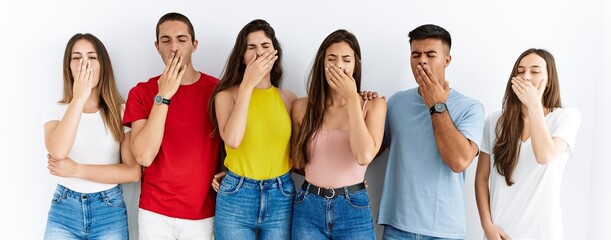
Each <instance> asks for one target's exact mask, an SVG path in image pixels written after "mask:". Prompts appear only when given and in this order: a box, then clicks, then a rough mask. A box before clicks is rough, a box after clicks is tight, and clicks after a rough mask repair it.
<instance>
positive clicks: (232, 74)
mask: <svg viewBox="0 0 611 240" xmlns="http://www.w3.org/2000/svg"><path fill="white" fill-rule="evenodd" d="M257 31H263V32H264V33H265V35H266V36H267V37H268V38H269V39H271V40H272V45H273V46H274V49H275V50H277V51H278V52H277V56H278V59H277V60H276V62H275V63H274V66H273V67H272V70H271V71H270V73H269V75H270V81H271V82H272V85H273V86H274V87H277V88H280V84H281V83H282V74H283V70H282V48H281V47H280V42H278V39H277V38H276V32H275V31H274V29H273V28H272V26H270V25H269V23H267V22H266V21H265V20H262V19H256V20H253V21H251V22H249V23H248V24H246V26H244V27H243V28H242V30H240V32H239V33H238V36H237V37H236V39H235V44H234V45H233V49H232V50H231V54H229V59H227V64H226V65H225V69H224V70H223V75H222V77H221V80H220V82H219V83H218V84H217V85H216V87H215V88H214V91H213V92H212V96H211V97H210V101H209V102H208V114H209V115H210V121H211V123H212V127H213V131H212V136H214V134H216V131H217V130H218V122H217V121H216V107H215V102H216V100H215V99H214V98H215V97H216V94H218V93H219V92H222V91H224V90H226V89H228V88H230V87H232V86H234V85H238V84H240V83H242V79H243V78H244V71H245V70H246V63H244V53H246V49H247V44H248V42H247V41H246V40H247V37H248V34H250V33H252V32H257Z"/></svg>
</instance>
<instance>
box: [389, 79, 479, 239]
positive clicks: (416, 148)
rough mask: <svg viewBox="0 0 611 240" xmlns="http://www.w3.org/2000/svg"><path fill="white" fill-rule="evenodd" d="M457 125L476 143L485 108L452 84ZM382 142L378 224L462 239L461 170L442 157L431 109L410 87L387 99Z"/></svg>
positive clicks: (450, 99) (451, 100)
mask: <svg viewBox="0 0 611 240" xmlns="http://www.w3.org/2000/svg"><path fill="white" fill-rule="evenodd" d="M446 105H447V107H448V112H449V113H450V116H451V117H452V121H453V122H454V125H455V126H456V128H457V129H458V130H459V131H460V132H461V133H462V134H463V135H464V136H465V137H466V138H468V139H469V140H471V141H472V142H474V143H476V144H477V145H478V146H479V142H480V139H481V137H482V131H483V128H484V118H485V113H484V107H483V106H482V104H481V103H479V102H478V101H477V100H474V99H471V98H468V97H466V96H464V95H462V94H460V93H459V92H457V91H455V90H453V89H450V96H449V97H448V100H447V101H446ZM384 141H385V143H386V144H387V145H388V146H389V148H390V149H389V155H388V166H387V168H386V176H385V179H384V189H383V192H382V201H381V203H380V214H379V216H378V224H388V225H391V226H392V227H394V228H397V229H400V230H402V231H406V232H411V233H417V234H421V235H427V236H434V237H441V238H465V234H466V221H467V218H466V214H465V200H464V184H465V173H464V172H462V173H455V172H453V171H452V170H451V169H450V167H449V166H448V165H446V163H445V162H444V161H443V160H442V159H441V155H440V154H439V150H438V149H437V144H436V142H435V134H434V133H433V124H432V121H431V114H430V113H429V108H428V107H427V106H426V105H425V104H424V101H423V100H422V97H421V96H420V95H419V94H418V88H412V89H409V90H407V91H402V92H398V93H396V94H394V95H393V96H392V97H391V98H390V99H389V100H388V111H387V115H386V128H385V132H384Z"/></svg>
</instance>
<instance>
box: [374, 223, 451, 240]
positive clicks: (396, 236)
mask: <svg viewBox="0 0 611 240" xmlns="http://www.w3.org/2000/svg"><path fill="white" fill-rule="evenodd" d="M383 238H384V240H458V239H454V238H439V237H432V236H426V235H420V234H416V233H411V232H406V231H402V230H399V229H396V228H394V227H392V226H390V225H384V237H383Z"/></svg>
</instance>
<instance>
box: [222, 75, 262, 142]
mask: <svg viewBox="0 0 611 240" xmlns="http://www.w3.org/2000/svg"><path fill="white" fill-rule="evenodd" d="M252 91H253V88H252V87H247V86H240V87H238V89H237V91H235V89H234V91H233V92H237V94H236V95H237V96H236V98H235V99H234V96H232V91H231V89H227V90H225V91H222V92H219V93H218V94H217V95H216V97H215V98H216V99H215V101H214V102H215V110H216V120H217V122H218V125H219V133H220V135H221V138H222V139H223V142H225V144H226V145H227V146H229V147H230V148H233V149H236V148H238V147H239V146H240V144H241V143H242V139H243V138H244V133H245V132H246V120H247V118H248V106H249V105H250V97H251V95H252Z"/></svg>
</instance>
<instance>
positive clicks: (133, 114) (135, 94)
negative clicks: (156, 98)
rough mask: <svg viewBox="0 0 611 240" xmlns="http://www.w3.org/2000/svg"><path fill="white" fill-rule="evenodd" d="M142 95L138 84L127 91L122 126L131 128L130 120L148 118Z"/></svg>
mask: <svg viewBox="0 0 611 240" xmlns="http://www.w3.org/2000/svg"><path fill="white" fill-rule="evenodd" d="M142 96H143V94H142V93H141V87H140V85H136V86H135V87H133V88H132V89H131V90H130V91H129V94H128V96H127V102H126V104H125V111H124V113H123V126H126V127H130V128H131V126H132V122H135V121H137V120H140V119H147V118H148V113H147V111H146V108H145V105H144V100H143V99H142ZM150 101H153V99H150ZM124 131H125V130H124Z"/></svg>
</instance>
